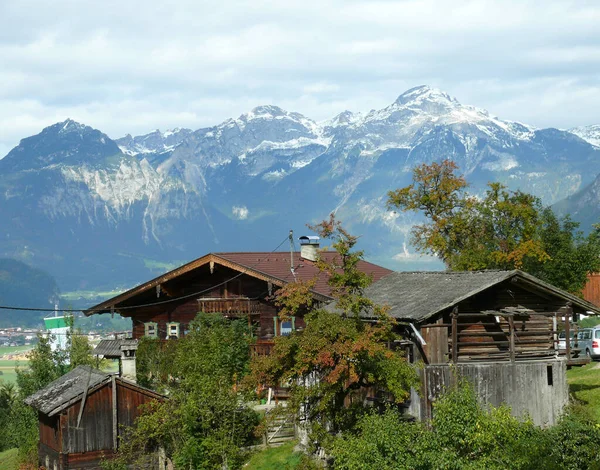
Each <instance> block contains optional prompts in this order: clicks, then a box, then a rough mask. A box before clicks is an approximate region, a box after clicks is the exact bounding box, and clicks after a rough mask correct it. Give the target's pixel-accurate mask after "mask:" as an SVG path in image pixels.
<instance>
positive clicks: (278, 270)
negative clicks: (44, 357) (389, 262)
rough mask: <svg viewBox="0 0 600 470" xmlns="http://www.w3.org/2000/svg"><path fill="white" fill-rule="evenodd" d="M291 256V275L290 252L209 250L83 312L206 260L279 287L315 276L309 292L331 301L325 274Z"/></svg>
mask: <svg viewBox="0 0 600 470" xmlns="http://www.w3.org/2000/svg"><path fill="white" fill-rule="evenodd" d="M319 254H320V256H321V257H322V258H323V259H324V260H325V261H332V260H334V259H335V258H336V257H337V256H338V255H337V253H336V252H334V251H322V252H320V253H319ZM293 259H294V274H292V271H291V260H290V252H289V251H288V252H272V253H266V252H228V253H210V254H208V255H206V256H203V257H201V258H198V259H196V260H194V261H191V262H190V263H187V264H184V265H183V266H180V267H179V268H176V269H174V270H172V271H169V272H168V273H166V274H163V275H161V276H158V277H156V278H154V279H151V280H150V281H147V282H145V283H143V284H141V285H139V286H137V287H134V288H132V289H130V290H128V291H126V292H124V293H122V294H119V295H117V296H115V297H113V298H111V299H108V300H105V301H104V302H102V303H100V304H98V305H95V306H94V307H91V308H89V309H88V310H86V311H85V312H84V313H85V314H86V315H92V314H94V313H105V312H110V311H111V309H115V310H118V309H119V306H120V305H122V303H123V302H125V301H127V300H129V299H132V298H134V297H136V296H137V295H139V294H142V293H144V292H146V291H148V290H150V289H153V288H155V287H156V286H158V285H161V284H163V283H165V282H168V281H171V280H173V279H176V278H177V277H179V276H181V275H183V274H186V273H189V272H192V271H194V270H195V269H198V268H200V267H202V266H205V265H207V264H209V263H215V264H219V265H222V266H226V267H228V268H231V269H233V270H236V271H239V272H240V273H243V274H247V275H249V276H252V277H255V278H258V279H262V280H264V281H269V282H272V283H273V284H274V285H277V286H282V285H284V284H287V283H288V282H292V281H293V280H294V275H295V278H296V279H297V280H302V281H309V280H312V279H314V278H316V279H317V282H316V284H315V287H314V289H313V293H314V294H315V297H316V298H318V299H319V300H331V299H332V297H331V289H330V287H329V285H328V283H327V280H328V278H327V276H326V274H324V273H321V272H319V269H318V268H317V266H316V264H315V263H314V262H312V261H309V260H305V259H303V258H302V257H301V256H300V252H294V253H293ZM358 268H359V269H360V270H361V271H363V272H365V273H367V274H370V275H372V276H373V280H374V281H377V280H379V279H381V278H382V277H384V276H386V275H388V274H390V273H392V271H391V270H389V269H387V268H384V267H382V266H378V265H376V264H373V263H369V262H368V261H360V262H359V264H358Z"/></svg>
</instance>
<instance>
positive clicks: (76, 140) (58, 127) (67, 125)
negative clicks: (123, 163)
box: [0, 119, 120, 171]
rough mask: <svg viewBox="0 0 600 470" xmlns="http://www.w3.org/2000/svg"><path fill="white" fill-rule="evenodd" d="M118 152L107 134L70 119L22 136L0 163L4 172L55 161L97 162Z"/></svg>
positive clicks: (40, 166) (34, 167)
mask: <svg viewBox="0 0 600 470" xmlns="http://www.w3.org/2000/svg"><path fill="white" fill-rule="evenodd" d="M118 153H120V150H119V147H117V144H115V142H113V141H112V140H111V139H110V138H109V137H108V136H107V135H106V134H103V133H102V132H100V131H99V130H97V129H94V128H92V127H90V126H86V125H85V124H81V123H79V122H77V121H74V120H73V119H66V120H64V121H62V122H57V123H56V124H53V125H51V126H48V127H46V128H44V129H43V130H42V131H41V132H40V133H39V134H36V135H33V136H31V137H27V138H25V139H22V140H21V142H19V145H18V146H16V147H15V148H13V149H12V150H11V151H10V152H9V153H8V155H6V157H4V158H3V159H2V160H0V162H2V165H1V166H2V169H3V170H4V171H19V170H27V169H39V168H44V167H47V166H50V165H55V164H66V165H80V164H84V163H93V162H95V161H99V160H101V159H102V158H104V157H108V156H111V155H115V154H118Z"/></svg>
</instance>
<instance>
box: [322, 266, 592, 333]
mask: <svg viewBox="0 0 600 470" xmlns="http://www.w3.org/2000/svg"><path fill="white" fill-rule="evenodd" d="M513 278H514V279H517V280H521V281H522V282H524V283H527V284H528V285H530V286H533V287H534V288H536V289H538V290H540V291H543V292H545V293H546V294H551V295H553V296H554V297H556V298H558V299H562V300H564V301H565V303H566V302H571V303H572V304H573V306H576V307H578V308H579V309H580V310H583V311H591V312H593V313H595V314H600V309H599V308H598V307H596V306H595V305H593V304H591V303H589V302H587V301H585V300H583V299H581V298H579V297H577V296H575V295H573V294H569V293H568V292H565V291H563V290H562V289H558V288H557V287H554V286H552V285H551V284H548V283H546V282H544V281H542V280H540V279H538V278H536V277H535V276H532V275H530V274H527V273H525V272H523V271H519V270H512V271H457V272H440V271H438V272H396V273H393V274H390V275H389V276H386V277H384V278H383V279H381V280H380V281H378V282H375V283H373V284H371V285H370V286H369V287H367V288H366V289H365V295H366V296H367V297H368V298H370V299H371V300H373V301H374V302H375V303H376V304H380V305H388V306H389V307H390V311H389V313H390V315H392V316H393V317H394V318H397V319H399V320H409V321H414V322H417V323H419V322H422V321H424V320H426V319H428V318H430V317H433V316H434V315H436V314H438V313H440V312H442V311H444V310H446V309H448V308H451V307H453V306H454V305H456V304H458V303H459V302H461V301H463V300H465V299H467V298H469V297H471V296H473V295H475V294H478V293H480V292H482V291H484V290H486V289H488V288H490V287H492V286H494V285H497V284H499V283H502V282H504V281H507V280H509V279H513ZM328 308H330V309H335V307H334V306H330V307H328Z"/></svg>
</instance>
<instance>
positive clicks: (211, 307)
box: [198, 299, 261, 317]
mask: <svg viewBox="0 0 600 470" xmlns="http://www.w3.org/2000/svg"><path fill="white" fill-rule="evenodd" d="M198 307H199V309H200V311H201V312H204V313H222V314H223V315H225V316H231V317H235V316H243V315H259V314H260V308H261V304H260V302H259V301H257V300H249V299H198Z"/></svg>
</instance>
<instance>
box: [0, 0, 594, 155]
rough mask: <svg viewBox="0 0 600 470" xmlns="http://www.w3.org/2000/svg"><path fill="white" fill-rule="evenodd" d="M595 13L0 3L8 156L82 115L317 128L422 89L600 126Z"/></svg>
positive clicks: (499, 109) (116, 122)
mask: <svg viewBox="0 0 600 470" xmlns="http://www.w3.org/2000/svg"><path fill="white" fill-rule="evenodd" d="M599 20H600V4H598V3H597V2H593V1H580V2H564V1H562V0H548V1H544V2H540V1H537V0H524V1H517V0H513V1H502V2H501V1H492V0H482V1H478V2H473V1H469V0H456V1H454V2H447V1H443V0H410V1H370V0H357V1H353V2H346V1H343V0H331V1H328V2H323V1H317V0H306V1H304V2H272V1H270V0H256V1H254V2H251V3H250V2H244V1H241V0H239V1H237V0H236V1H229V2H216V1H205V2H197V1H194V0H181V1H180V2H177V4H168V3H164V2H163V3H153V4H149V3H148V2H143V1H141V0H132V1H128V2H121V1H116V0H105V1H103V2H92V1H78V0H56V1H54V2H44V1H42V0H32V1H30V2H0V63H1V64H2V67H0V152H3V151H4V150H5V149H7V148H10V147H12V146H14V145H16V144H17V143H18V142H19V140H20V139H21V138H23V137H26V136H28V135H31V134H33V133H36V132H39V130H41V129H42V128H43V127H45V126H47V125H50V124H52V123H53V122H56V121H58V120H60V119H64V118H66V117H71V118H73V119H77V120H80V121H83V122H85V123H86V124H89V125H92V126H94V127H98V128H100V129H101V130H103V131H104V132H107V133H108V134H109V135H110V136H111V137H119V136H121V135H123V134H125V133H127V132H130V133H134V134H135V133H142V132H147V131H149V130H151V129H154V128H161V129H166V128H173V127H178V126H186V127H192V128H199V127H203V126H208V125H213V124H216V123H218V122H220V121H222V120H224V119H226V118H228V117H231V116H238V115H239V114H241V113H243V112H245V111H247V110H248V109H250V108H252V107H254V106H256V105H259V104H266V103H273V104H278V105H280V106H283V107H285V108H287V109H290V110H294V111H298V112H301V113H303V114H305V115H307V116H309V117H312V118H313V119H316V120H323V119H327V118H330V117H332V116H333V115H334V114H337V113H338V112H341V111H343V110H344V109H350V110H353V111H368V110H369V109H371V108H379V107H383V106H385V105H387V104H389V103H390V102H392V101H393V100H394V99H395V98H396V96H397V95H399V94H400V93H401V92H403V91H404V90H406V89H407V88H409V87H412V86H415V85H419V84H423V83H427V84H430V85H433V86H437V87H440V88H442V89H445V90H446V91H448V92H449V93H450V94H452V95H454V96H456V97H457V98H458V99H459V100H460V101H462V102H464V103H468V104H474V105H477V106H480V107H485V108H487V109H489V111H490V112H491V113H492V114H495V115H498V116H500V117H502V118H505V119H512V120H518V121H523V122H527V123H530V124H532V125H535V126H538V127H543V126H556V127H562V128H567V127H572V126H576V125H583V124H592V123H598V117H597V111H596V110H597V109H598V107H600V93H599V91H600V85H598V83H600V80H599V78H600V60H598V59H599V58H600V35H598V34H597V24H598V21H599Z"/></svg>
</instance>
